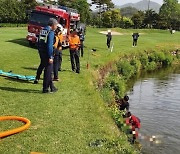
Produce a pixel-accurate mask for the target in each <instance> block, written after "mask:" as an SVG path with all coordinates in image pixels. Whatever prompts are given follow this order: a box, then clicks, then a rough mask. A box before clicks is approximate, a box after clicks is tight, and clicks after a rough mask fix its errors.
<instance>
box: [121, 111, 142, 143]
mask: <svg viewBox="0 0 180 154" xmlns="http://www.w3.org/2000/svg"><path fill="white" fill-rule="evenodd" d="M125 117H126V124H127V125H129V126H130V130H129V133H130V134H132V139H131V140H130V141H131V143H133V144H134V143H135V140H136V139H137V138H138V131H139V129H140V128H141V121H140V119H139V118H138V117H136V116H135V115H133V114H131V112H129V111H128V112H127V113H126V115H125Z"/></svg>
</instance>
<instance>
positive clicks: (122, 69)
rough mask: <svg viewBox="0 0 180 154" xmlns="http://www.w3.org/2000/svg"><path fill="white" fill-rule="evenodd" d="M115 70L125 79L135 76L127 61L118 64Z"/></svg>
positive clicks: (133, 69)
mask: <svg viewBox="0 0 180 154" xmlns="http://www.w3.org/2000/svg"><path fill="white" fill-rule="evenodd" d="M117 69H118V73H119V74H120V75H122V76H123V77H124V78H125V79H129V78H131V77H132V76H133V75H134V74H135V68H134V67H133V66H132V65H131V64H130V63H129V62H127V61H121V62H118V63H117Z"/></svg>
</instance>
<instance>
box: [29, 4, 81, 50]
mask: <svg viewBox="0 0 180 154" xmlns="http://www.w3.org/2000/svg"><path fill="white" fill-rule="evenodd" d="M50 18H55V19H57V21H58V22H59V24H61V25H62V26H63V43H62V45H63V47H68V46H69V42H68V36H69V34H70V31H71V29H74V28H77V25H78V23H79V21H80V15H79V14H78V12H77V10H75V9H71V8H68V7H64V6H54V5H43V6H37V7H36V8H35V10H33V11H31V13H30V19H29V23H28V35H27V40H28V41H29V44H30V45H31V46H32V45H34V44H36V42H37V38H38V36H39V33H40V30H41V29H42V28H43V27H44V26H47V24H48V21H49V19H50Z"/></svg>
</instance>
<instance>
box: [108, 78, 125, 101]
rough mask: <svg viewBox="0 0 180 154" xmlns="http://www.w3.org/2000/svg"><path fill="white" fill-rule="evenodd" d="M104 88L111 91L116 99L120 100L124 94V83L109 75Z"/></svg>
mask: <svg viewBox="0 0 180 154" xmlns="http://www.w3.org/2000/svg"><path fill="white" fill-rule="evenodd" d="M105 87H106V88H109V89H111V90H113V91H114V92H115V95H116V97H117V98H122V97H123V96H124V94H125V92H126V84H125V81H124V80H123V79H121V78H119V77H118V76H113V75H110V76H109V77H108V79H107V82H106V84H105Z"/></svg>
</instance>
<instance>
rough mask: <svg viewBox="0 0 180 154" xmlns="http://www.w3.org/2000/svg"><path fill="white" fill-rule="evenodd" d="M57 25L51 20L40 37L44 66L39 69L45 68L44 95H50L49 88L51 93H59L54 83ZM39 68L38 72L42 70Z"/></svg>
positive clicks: (55, 21) (39, 47)
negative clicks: (55, 33)
mask: <svg viewBox="0 0 180 154" xmlns="http://www.w3.org/2000/svg"><path fill="white" fill-rule="evenodd" d="M57 25H58V22H57V20H56V19H54V18H50V19H49V22H48V26H46V27H45V28H43V29H42V30H41V31H40V35H39V40H38V50H39V53H40V58H41V62H43V65H41V64H40V65H41V66H39V68H40V69H42V66H44V77H43V93H48V92H49V88H50V90H51V92H56V91H57V88H55V86H54V84H53V81H52V72H53V44H54V31H55V30H56V29H57ZM39 68H38V71H39V70H40V69H39ZM41 72H42V71H41Z"/></svg>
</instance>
